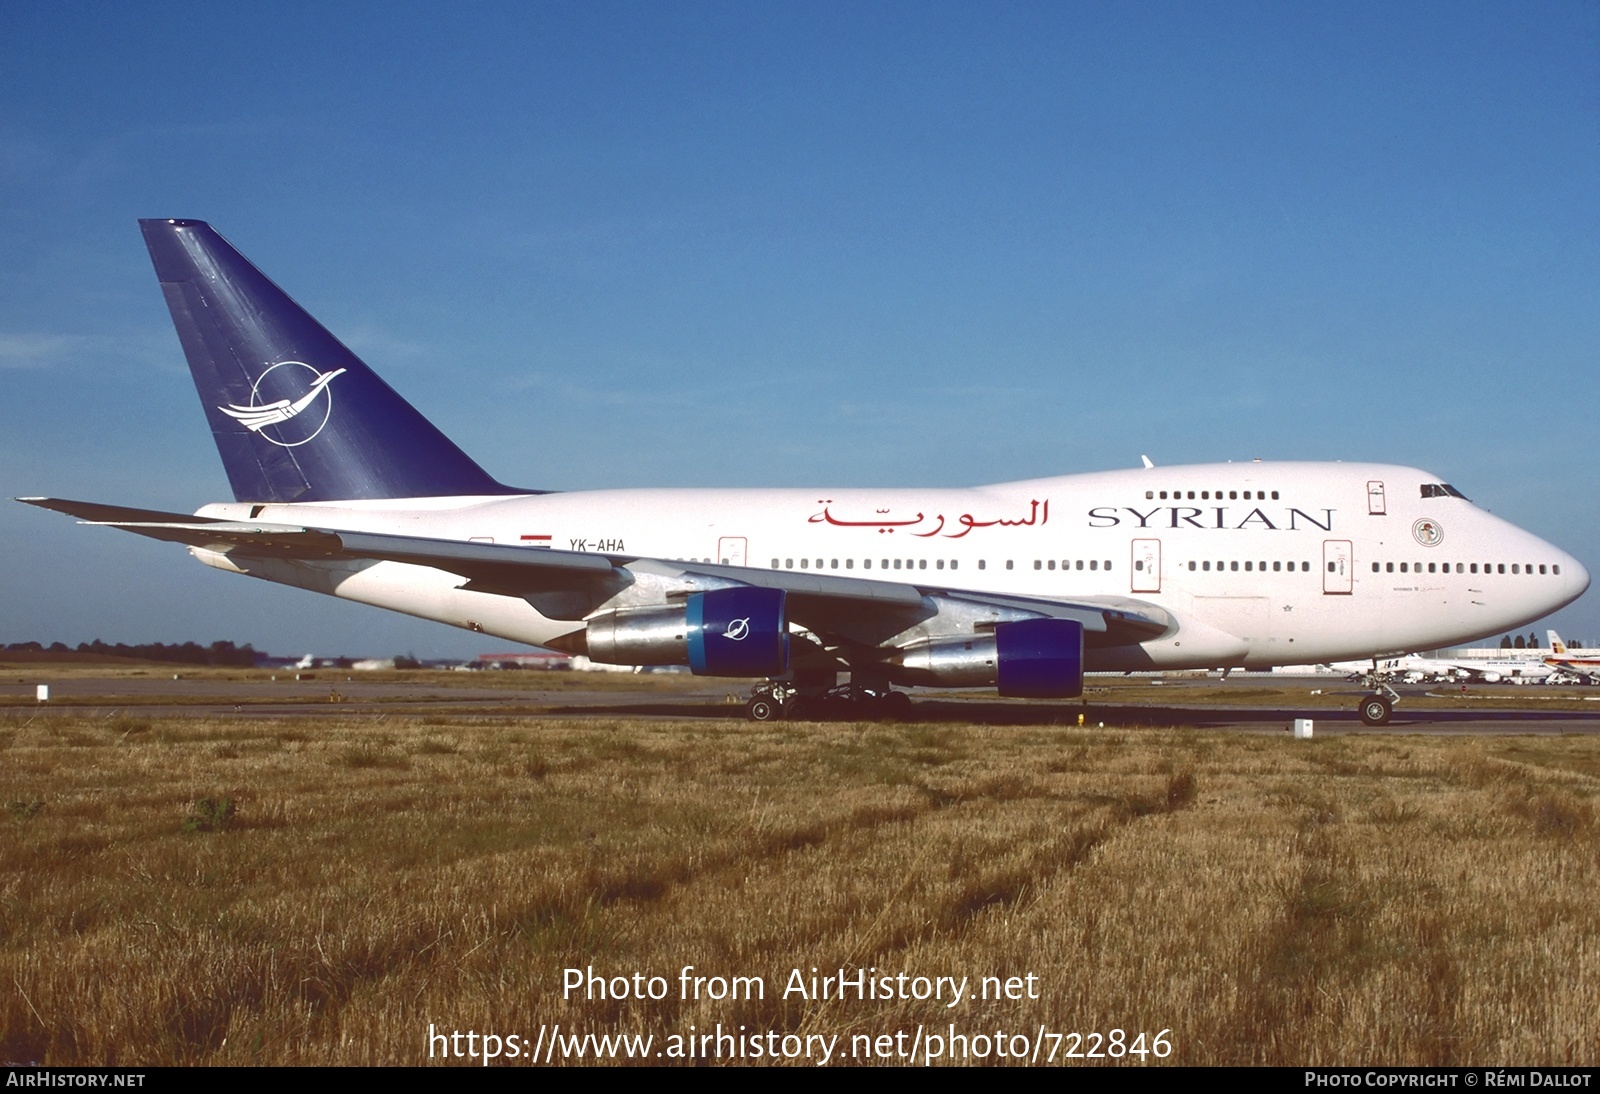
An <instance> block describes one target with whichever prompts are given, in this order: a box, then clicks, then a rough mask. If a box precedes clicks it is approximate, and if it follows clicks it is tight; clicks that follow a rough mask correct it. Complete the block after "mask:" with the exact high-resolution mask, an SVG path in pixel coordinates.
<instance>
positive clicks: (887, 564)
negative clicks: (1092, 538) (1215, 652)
mask: <svg viewBox="0 0 1600 1094" xmlns="http://www.w3.org/2000/svg"><path fill="white" fill-rule="evenodd" d="M796 563H798V565H797V564H796ZM1016 566H1017V564H1016V562H1015V561H1014V560H1012V559H1009V558H1008V559H1006V569H1008V570H1014V569H1016ZM772 568H773V569H774V570H795V569H800V570H839V569H845V570H854V569H855V568H856V560H855V559H853V558H847V559H845V560H844V561H843V563H842V564H841V563H840V560H839V559H836V558H817V559H811V558H802V559H798V560H797V559H792V558H785V559H776V558H775V559H773V560H772ZM861 568H862V569H863V570H870V569H872V559H870V558H864V559H862V560H861ZM928 568H929V567H928V560H927V559H925V558H885V559H879V560H878V569H880V570H926V569H928ZM932 568H933V569H935V570H945V569H949V570H959V569H960V568H961V561H960V559H954V558H952V559H949V560H948V561H946V560H945V559H942V558H936V559H934V560H933V567H932ZM988 568H989V562H988V560H987V559H982V558H980V559H979V560H978V569H980V570H986V569H988ZM1033 568H1034V569H1035V570H1054V569H1057V568H1058V566H1057V562H1056V560H1055V559H1053V558H1051V559H1038V558H1036V559H1034V560H1033ZM1059 568H1060V569H1063V570H1096V571H1106V572H1109V571H1110V569H1111V560H1110V559H1109V558H1108V559H1105V560H1103V561H1102V560H1101V559H1098V558H1091V559H1089V560H1087V561H1085V560H1084V559H1081V558H1076V559H1062V560H1061V562H1060V564H1059Z"/></svg>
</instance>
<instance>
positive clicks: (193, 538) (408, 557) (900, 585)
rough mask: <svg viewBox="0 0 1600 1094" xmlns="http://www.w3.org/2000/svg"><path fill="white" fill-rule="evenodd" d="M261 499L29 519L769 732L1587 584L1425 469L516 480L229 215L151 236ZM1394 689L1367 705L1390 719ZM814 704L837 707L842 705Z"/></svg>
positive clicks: (1270, 659) (1544, 610)
mask: <svg viewBox="0 0 1600 1094" xmlns="http://www.w3.org/2000/svg"><path fill="white" fill-rule="evenodd" d="M141 226H142V228H143V230H144V237H145V243H146V245H147V246H148V248H149V250H150V256H151V258H152V260H153V261H154V263H155V268H156V274H157V277H158V278H159V279H160V282H161V289H162V291H163V292H164V293H165V294H166V299H167V306H168V307H169V308H170V309H171V312H172V318H173V321H174V323H175V324H176V326H177V330H178V338H179V340H180V341H181V342H182V344H183V350H184V353H185V354H186V355H187V357H188V361H189V368H190V370H191V371H192V373H193V375H194V382H195V386H196V388H197V389H198V390H199V393H200V402H201V406H202V407H203V409H204V410H205V414H206V418H207V420H208V421H209V422H210V425H211V432H212V434H213V435H214V437H215V439H216V443H217V449H218V451H219V452H220V453H221V455H222V462H223V466H224V467H225V468H226V470H227V473H228V479H229V482H230V483H231V485H232V487H233V497H234V500H233V501H231V502H220V503H216V504H212V505H207V506H205V507H203V508H201V509H200V510H199V511H198V513H197V514H195V515H193V516H190V515H187V514H179V513H162V512H152V511H148V510H141V509H131V508H126V507H122V506H113V505H101V504H94V503H88V502H76V501H65V500H61V499H55V498H24V499H21V500H23V501H27V502H29V503H31V504H34V505H40V506H43V507H45V508H47V509H55V510H58V511H60V512H63V513H68V514H71V515H73V516H77V517H79V518H81V519H82V520H83V521H85V522H86V523H89V524H98V525H106V526H109V527H114V528H122V529H125V530H127V531H130V532H135V533H138V534H139V535H144V536H150V537H153V538H155V539H161V540H170V541H174V542H177V543H183V544H186V545H187V546H188V548H189V551H190V553H191V554H192V555H194V557H196V558H198V559H199V560H200V561H201V562H204V563H205V564H206V565H208V566H214V567H216V568H217V569H220V570H226V571H229V572H231V573H238V574H246V575H249V576H251V577H258V578H263V579H265V580H267V581H276V582H280V583H282V584H286V585H294V586H298V587H300V588H304V589H311V590H314V591H316V592H321V593H327V594H329V595H330V596H338V597H343V598H345V599H348V600H354V601H359V602H361V603H365V604H371V605H374V606H377V607H380V608H388V609H391V610H393V611H399V612H406V613H408V614H411V615H416V616H421V617H423V618H425V619H433V620H437V621H439V622H441V623H448V624H451V625H452V626H456V627H465V628H467V629H468V630H473V631H480V632H483V633H485V634H493V635H497V636H499V637H501V638H506V639H510V640H513V641H517V642H526V643H530V644H534V645H540V646H549V647H553V648H555V649H559V650H565V651H569V652H573V653H583V654H586V655H587V656H588V657H590V658H591V659H593V660H595V661H599V662H605V663H612V664H623V665H687V666H688V667H689V668H690V669H691V671H693V672H695V673H700V674H703V675H708V676H735V677H758V678H760V677H764V678H766V679H767V682H766V683H765V684H762V685H760V686H758V687H757V688H756V689H755V692H754V695H753V697H752V699H751V701H750V705H749V711H750V714H751V716H752V717H755V718H758V719H766V718H772V717H777V716H780V715H783V714H785V713H787V714H788V715H789V716H794V715H795V714H796V713H797V712H798V711H800V710H803V709H804V708H805V706H806V704H807V703H808V702H810V701H811V700H812V699H814V698H815V697H818V696H821V695H823V694H824V693H826V692H828V691H829V690H830V689H834V688H836V686H837V685H838V677H839V674H840V673H849V674H850V683H849V685H848V686H847V687H846V688H845V689H844V690H845V693H846V694H847V695H849V696H852V697H854V698H855V699H856V700H858V701H861V702H863V703H865V702H867V701H869V700H871V701H874V703H875V705H877V706H878V707H879V709H881V710H883V711H884V713H887V714H893V713H903V712H904V708H905V707H906V706H907V705H908V702H909V701H908V699H907V696H906V693H905V692H904V691H898V690H895V688H894V686H893V685H896V684H899V685H902V686H908V685H914V686H923V687H991V688H998V689H999V691H1000V693H1001V694H1002V695H1008V696H1019V697H1028V698H1043V699H1051V698H1070V697H1073V696H1077V695H1080V694H1082V689H1083V676H1084V673H1085V672H1089V671H1096V670H1118V671H1127V670H1146V669H1196V668H1228V667H1233V668H1266V667H1268V666H1272V665H1281V664H1305V663H1310V662H1320V661H1338V660H1351V659H1355V658H1370V657H1387V656H1390V655H1395V654H1402V653H1404V652H1406V651H1408V650H1416V649H1435V648H1438V647H1441V646H1448V645H1452V644H1456V643H1461V642H1467V641H1471V640H1473V639H1476V638H1481V637H1484V636H1486V635H1491V634H1500V633H1503V632H1505V631H1508V630H1514V629H1518V628H1521V627H1523V626H1525V625H1526V624H1528V623H1530V622H1532V621H1533V620H1536V619H1538V618H1540V617H1542V616H1544V615H1547V614H1549V613H1550V612H1553V611H1555V610H1556V609H1558V608H1560V607H1562V606H1563V605H1565V604H1569V603H1571V602H1572V601H1573V600H1575V599H1576V598H1577V597H1578V596H1579V595H1581V594H1582V593H1583V591H1584V590H1585V589H1587V588H1588V587H1589V575H1588V573H1587V572H1586V571H1585V570H1584V568H1583V566H1582V565H1580V564H1579V562H1578V561H1577V559H1575V558H1573V557H1572V556H1571V555H1569V554H1567V553H1566V552H1564V551H1562V550H1560V549H1559V548H1556V547H1553V546H1551V545H1550V544H1548V543H1546V542H1544V541H1543V540H1541V539H1539V538H1538V537H1536V536H1533V535H1531V534H1529V533H1528V532H1525V531H1523V530H1522V529H1520V528H1517V527H1514V526H1513V525H1511V524H1508V523H1507V522H1505V521H1503V520H1501V519H1499V518H1498V517H1495V516H1491V515H1490V514H1489V513H1487V512H1485V511H1484V510H1482V509H1479V508H1478V507H1477V506H1475V505H1473V504H1472V502H1470V501H1468V500H1467V499H1466V498H1465V497H1463V496H1462V494H1461V493H1460V491H1458V490H1456V489H1455V488H1454V487H1453V486H1450V485H1449V484H1447V483H1445V482H1443V481H1442V480H1441V479H1440V478H1439V476H1437V475H1433V474H1430V473H1428V472H1426V471H1418V470H1415V469H1413V468H1409V467H1393V466H1388V465H1380V464H1347V463H1260V462H1255V463H1241V464H1228V463H1222V464H1208V465H1200V466H1193V467H1143V468H1138V469H1131V470H1125V471H1105V472H1097V473H1093V474H1083V475H1067V476H1061V477H1058V478H1046V479H1033V480H1029V481H1026V482H1013V483H1003V484H1000V485H995V486H982V487H973V488H967V489H944V490H934V489H882V490H868V489H854V488H852V489H842V490H833V489H822V490H796V489H780V490H709V489H697V490H601V491H587V492H577V493H558V492H551V491H545V490H528V489H518V488H516V487H511V486H506V485H504V484H503V483H501V482H499V481H497V480H495V479H493V478H490V477H489V475H488V474H486V473H485V472H484V471H483V470H482V469H481V468H480V467H479V466H478V465H477V464H476V463H474V462H473V461H472V460H471V459H470V458H468V457H467V455H466V454H465V453H463V452H462V451H461V449H459V448H457V447H456V445H455V444H454V443H452V442H451V441H450V440H449V439H448V438H446V437H445V436H444V435H443V434H442V433H440V432H439V431H438V430H437V429H436V428H434V426H433V425H432V424H430V423H429V422H428V421H427V420H426V419H425V418H423V417H422V415H421V414H419V413H418V412H417V411H416V410H415V409H414V408H413V407H412V406H411V405H410V404H409V403H407V402H406V401H405V400H404V399H403V398H401V397H400V396H399V395H398V394H396V393H395V392H394V391H393V390H392V389H391V388H390V387H389V386H388V385H387V384H385V383H384V382H383V381H382V380H381V379H379V378H378V376H377V375H376V374H375V373H374V372H373V371H372V370H371V369H369V368H368V367H367V366H366V364H364V363H363V362H362V361H361V360H360V359H359V358H357V357H356V356H355V354H353V353H351V352H350V350H348V349H346V348H345V347H344V346H343V345H342V344H340V342H339V341H338V340H337V339H335V338H334V337H333V336H332V335H331V334H329V333H328V332H327V331H326V330H325V329H323V327H322V326H321V325H319V324H318V323H317V322H316V320H314V319H313V318H311V316H310V315H308V314H307V313H306V312H305V311H303V310H302V309H301V308H300V307H299V306H298V305H296V304H295V303H294V302H293V301H292V300H290V299H289V297H288V296H287V295H285V294H284V293H283V291H282V290H280V289H279V288H278V287H277V286H276V285H274V284H273V283H272V282H271V281H269V280H268V279H267V278H266V277H265V276H263V275H262V274H261V273H260V272H259V271H258V270H257V269H256V268H255V267H254V266H252V265H251V264H250V263H249V262H248V261H247V260H246V259H245V258H244V257H243V256H242V255H240V254H239V253H238V252H237V251H236V250H234V249H233V247H232V246H230V245H229V244H228V243H227V241H226V240H224V239H223V238H222V237H221V236H220V235H218V234H217V233H216V232H215V231H213V230H212V229H211V228H210V227H209V226H208V225H206V224H204V223H202V222H200V221H195V220H146V221H142V222H141ZM1390 703H1391V696H1389V695H1384V694H1379V693H1375V694H1373V695H1371V696H1369V697H1368V698H1367V699H1366V700H1364V701H1363V703H1362V708H1361V709H1362V715H1363V718H1364V719H1365V720H1366V721H1367V722H1368V723H1369V724H1381V723H1384V722H1386V721H1387V720H1388V718H1389V715H1390ZM813 709H815V708H813Z"/></svg>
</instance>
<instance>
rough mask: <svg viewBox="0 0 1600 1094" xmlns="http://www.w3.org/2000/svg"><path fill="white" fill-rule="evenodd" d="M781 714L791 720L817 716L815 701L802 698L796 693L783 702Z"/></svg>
mask: <svg viewBox="0 0 1600 1094" xmlns="http://www.w3.org/2000/svg"><path fill="white" fill-rule="evenodd" d="M783 716H784V718H785V719H787V720H788V721H791V722H805V721H810V720H811V719H813V718H815V717H816V716H817V702H816V700H815V699H802V698H801V697H800V696H798V695H796V696H794V697H793V698H791V699H790V700H789V701H788V702H787V703H785V704H783Z"/></svg>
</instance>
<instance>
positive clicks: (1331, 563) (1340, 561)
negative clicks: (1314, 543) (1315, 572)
mask: <svg viewBox="0 0 1600 1094" xmlns="http://www.w3.org/2000/svg"><path fill="white" fill-rule="evenodd" d="M1352 560H1353V552H1352V551H1351V549H1350V541H1349V540H1347V539H1325V540H1323V541H1322V591H1323V592H1324V593H1327V594H1329V595H1333V596H1349V595H1350V592H1351V590H1352V589H1354V587H1355V567H1354V565H1353V561H1352Z"/></svg>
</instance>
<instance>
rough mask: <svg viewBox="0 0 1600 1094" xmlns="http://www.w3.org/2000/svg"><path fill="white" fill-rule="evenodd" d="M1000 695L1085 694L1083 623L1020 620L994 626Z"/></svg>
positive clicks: (1045, 696)
mask: <svg viewBox="0 0 1600 1094" xmlns="http://www.w3.org/2000/svg"><path fill="white" fill-rule="evenodd" d="M994 641H995V651H996V653H997V654H998V655H999V657H998V662H999V663H998V665H997V669H998V672H997V673H996V676H997V677H998V679H997V680H996V683H997V684H998V685H999V688H1000V694H1001V695H1009V696H1011V697H1013V698H1017V699H1076V698H1077V697H1078V696H1080V695H1082V694H1083V624H1082V623H1079V622H1078V621H1077V620H1076V619H1019V620H1017V621H1016V622H1015V623H1002V624H1000V625H999V626H998V627H996V628H995V629H994Z"/></svg>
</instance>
